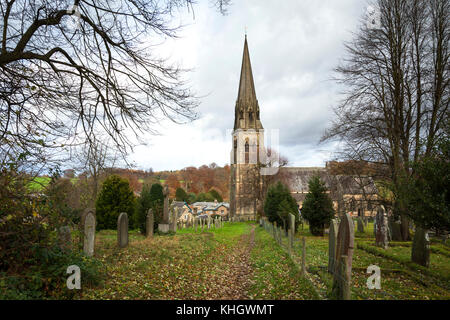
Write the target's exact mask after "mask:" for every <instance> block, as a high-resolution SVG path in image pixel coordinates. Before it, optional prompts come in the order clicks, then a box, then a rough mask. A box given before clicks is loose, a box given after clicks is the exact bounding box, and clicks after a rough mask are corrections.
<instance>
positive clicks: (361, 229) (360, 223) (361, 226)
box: [356, 217, 364, 233]
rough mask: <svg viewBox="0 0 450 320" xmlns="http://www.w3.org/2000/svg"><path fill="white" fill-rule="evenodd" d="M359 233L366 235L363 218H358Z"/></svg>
mask: <svg viewBox="0 0 450 320" xmlns="http://www.w3.org/2000/svg"><path fill="white" fill-rule="evenodd" d="M356 223H357V228H358V232H360V233H364V221H363V218H361V217H358V220H357V221H356Z"/></svg>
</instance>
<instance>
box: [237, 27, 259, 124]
mask: <svg viewBox="0 0 450 320" xmlns="http://www.w3.org/2000/svg"><path fill="white" fill-rule="evenodd" d="M262 128H263V127H262V124H261V121H260V119H259V106H258V100H257V99H256V93H255V83H254V81H253V73H252V65H251V63H250V54H249V52H248V43H247V34H245V41H244V53H243V56H242V66H241V78H240V80H239V91H238V97H237V101H236V112H235V122H234V129H235V130H236V129H262Z"/></svg>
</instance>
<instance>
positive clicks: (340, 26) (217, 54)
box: [130, 0, 367, 171]
mask: <svg viewBox="0 0 450 320" xmlns="http://www.w3.org/2000/svg"><path fill="white" fill-rule="evenodd" d="M201 2H202V3H200V4H199V5H197V6H195V7H194V9H195V17H193V15H192V12H190V13H189V12H187V11H186V12H183V13H181V14H180V16H179V17H177V18H176V19H178V21H180V22H181V23H182V24H185V25H186V26H185V27H184V28H183V30H182V32H180V34H179V35H180V38H179V39H176V40H168V41H166V42H165V43H164V44H163V45H162V46H161V47H160V49H159V50H161V52H162V54H164V55H166V56H169V57H170V59H171V60H172V61H174V62H176V63H179V64H181V65H182V66H183V67H185V68H192V69H193V71H192V72H191V73H190V74H189V80H190V84H191V86H192V88H193V89H194V90H195V91H196V93H197V95H199V96H202V98H201V104H200V106H199V108H198V110H197V111H198V113H199V119H198V120H195V121H194V122H191V123H188V124H183V125H177V124H173V123H169V122H166V123H162V124H161V126H160V127H159V128H157V129H158V130H159V132H160V135H159V136H151V135H149V136H148V137H145V140H146V141H147V142H148V145H147V146H140V147H137V148H135V151H134V153H133V154H132V155H131V157H130V160H132V161H133V162H134V163H135V164H136V166H137V168H140V169H148V168H150V167H151V168H153V169H154V170H156V171H159V170H176V169H182V168H184V167H187V166H196V167H198V166H200V165H203V164H210V163H212V162H215V163H217V164H218V165H221V166H223V165H225V164H227V163H229V162H230V151H231V136H230V129H232V127H233V123H234V119H233V118H234V106H235V102H236V98H237V92H238V85H239V76H240V68H241V62H242V53H243V45H244V34H245V30H247V39H248V44H249V51H250V59H251V63H252V69H253V76H254V80H255V87H256V95H257V98H258V101H259V106H260V110H261V114H260V116H261V121H262V124H263V126H264V128H265V130H266V131H269V130H272V129H276V130H277V129H278V130H279V137H280V138H279V144H280V145H279V147H278V150H279V152H280V153H281V154H282V155H284V156H286V157H287V158H288V159H289V164H290V166H324V165H325V161H327V160H330V159H331V157H332V156H333V151H335V146H334V145H333V144H318V142H319V139H320V137H321V135H322V134H323V131H324V130H325V128H326V127H327V126H328V125H329V123H330V121H331V119H332V118H333V112H332V107H333V106H334V105H336V103H337V102H338V101H339V95H338V93H339V91H340V89H342V88H339V87H338V86H337V85H336V84H335V83H334V82H333V81H332V80H331V78H332V76H333V68H334V67H336V65H337V64H338V63H339V61H340V59H342V58H343V57H344V53H345V52H344V47H343V43H344V41H347V40H350V39H351V37H352V34H351V33H352V32H354V31H356V29H357V28H358V25H359V24H360V23H361V21H362V20H361V19H363V18H364V16H365V13H366V9H367V2H366V1H365V0H328V1H326V0H321V1H317V0H283V1H279V0H264V1H261V0H245V1H237V0H235V1H233V4H232V5H231V6H230V7H229V8H228V15H226V16H222V15H220V14H219V13H217V12H216V10H215V9H213V8H211V4H210V2H208V1H201Z"/></svg>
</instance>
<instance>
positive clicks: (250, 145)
mask: <svg viewBox="0 0 450 320" xmlns="http://www.w3.org/2000/svg"><path fill="white" fill-rule="evenodd" d="M260 150H261V154H264V150H265V149H264V128H263V126H262V124H261V121H260V118H259V105H258V99H256V93H255V84H254V82H253V74H252V66H251V64H250V55H249V51H248V44H247V35H245V41H244V54H243V57H242V66H241V78H240V81H239V91H238V97H237V100H236V106H235V110H234V128H233V132H232V150H231V161H230V162H231V170H230V180H231V181H230V216H231V217H235V218H238V219H239V217H241V218H243V219H244V220H247V219H250V220H254V219H256V214H257V212H258V211H261V208H262V203H261V187H262V179H261V175H260V164H261V158H260Z"/></svg>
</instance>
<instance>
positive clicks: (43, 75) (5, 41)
mask: <svg viewBox="0 0 450 320" xmlns="http://www.w3.org/2000/svg"><path fill="white" fill-rule="evenodd" d="M228 2H229V1H227V0H214V1H212V3H213V4H214V5H215V6H216V7H217V8H218V9H219V10H220V11H222V12H224V11H225V8H226V6H227V4H228ZM193 3H194V0H165V1H157V0H114V1H110V0H51V1H50V0H35V1H28V0H1V1H0V13H1V20H0V25H1V31H2V32H1V34H2V41H1V51H0V69H1V72H0V141H1V143H0V146H1V147H0V148H1V150H0V151H1V152H2V153H7V152H10V151H11V148H14V149H15V152H16V153H17V154H20V153H22V152H27V153H30V154H32V155H34V156H36V157H40V158H41V160H45V157H42V156H41V155H42V154H43V153H42V150H41V149H43V150H44V151H51V150H54V149H55V148H61V147H63V146H71V145H76V144H79V143H84V141H85V139H86V138H87V140H88V142H92V141H93V140H94V132H96V131H98V130H102V131H103V132H104V133H106V134H107V135H108V136H109V137H110V140H111V141H112V142H113V143H114V146H115V147H116V148H118V149H120V150H122V151H124V150H128V148H129V147H130V146H132V145H133V139H132V138H131V137H132V135H131V136H130V133H131V134H134V138H136V139H137V140H139V134H140V133H142V132H143V131H145V132H154V127H152V126H153V125H154V123H156V122H158V121H159V120H161V119H162V118H169V119H171V120H173V121H175V122H180V121H186V120H191V119H193V118H195V117H196V114H195V110H194V108H195V107H196V106H197V104H198V101H197V99H196V98H195V97H194V95H193V93H192V92H191V91H190V89H189V87H188V86H187V83H186V82H185V81H184V79H185V77H184V72H185V70H182V69H180V68H179V67H177V66H174V65H171V64H170V63H169V62H168V61H166V60H164V59H162V58H160V57H157V56H155V55H154V51H153V50H152V49H153V48H152V47H154V46H155V45H156V44H157V43H158V42H160V41H161V39H162V38H163V37H170V38H175V37H177V31H178V30H179V28H180V26H176V25H174V23H173V21H172V20H173V19H172V18H173V14H174V13H175V12H176V10H180V9H182V8H183V7H184V8H187V9H188V10H191V9H192V8H193ZM125 130H128V131H127V132H126V131H125Z"/></svg>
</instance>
